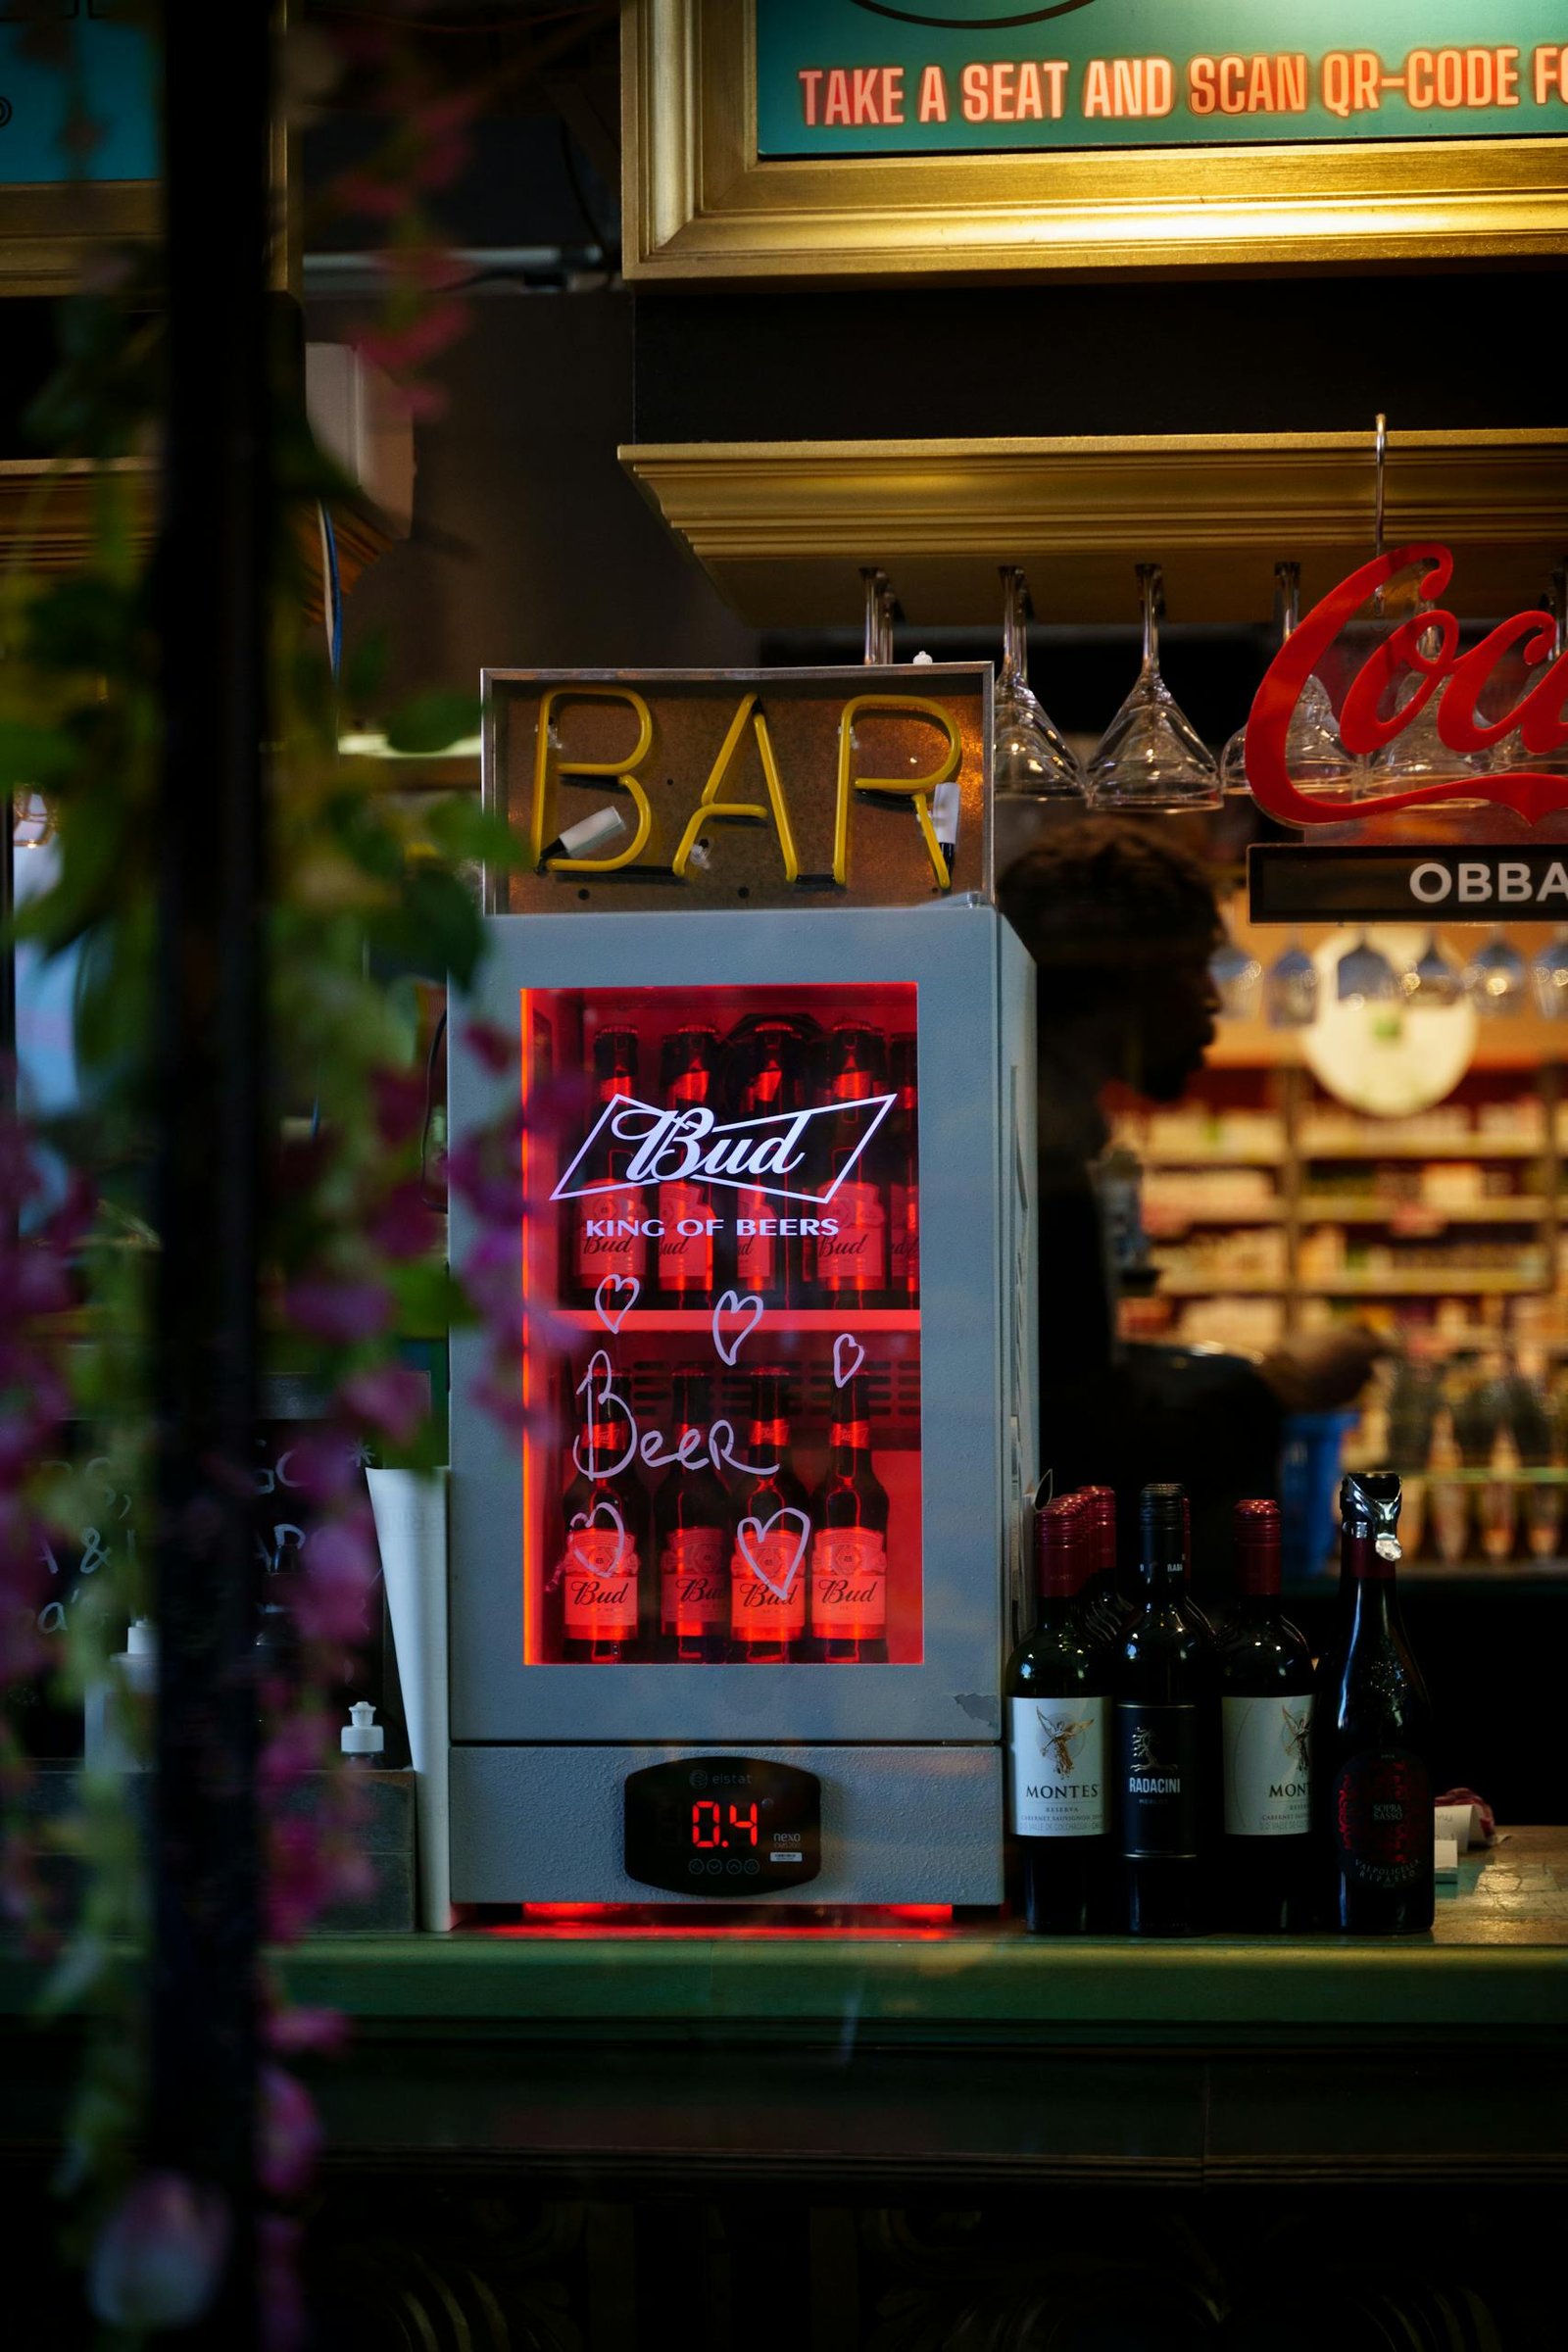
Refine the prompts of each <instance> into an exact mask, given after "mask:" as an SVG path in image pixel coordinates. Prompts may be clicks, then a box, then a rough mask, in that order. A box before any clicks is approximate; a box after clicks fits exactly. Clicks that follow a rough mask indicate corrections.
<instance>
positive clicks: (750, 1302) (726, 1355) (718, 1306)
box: [713, 1291, 766, 1369]
mask: <svg viewBox="0 0 1568 2352" xmlns="http://www.w3.org/2000/svg"><path fill="white" fill-rule="evenodd" d="M765 1311H766V1310H765V1308H764V1307H763V1305H762V1301H761V1300H760V1299H759V1298H758V1296H757V1293H756V1292H755V1291H748V1292H747V1294H746V1296H745V1298H744V1299H743V1298H741V1297H740V1296H739V1294H738V1293H737V1292H735V1291H725V1292H724V1294H723V1296H722V1297H721V1298H719V1299H715V1300H714V1303H713V1346H714V1347H715V1348H717V1349H718V1352H719V1354H720V1355H721V1356H722V1357H723V1359H724V1361H725V1363H726V1364H728V1365H729V1366H730V1367H731V1369H733V1368H734V1363H735V1358H736V1356H737V1355H739V1353H740V1351H741V1347H742V1344H743V1343H744V1342H745V1341H747V1340H749V1339H750V1338H751V1336H752V1334H753V1332H754V1331H755V1330H756V1329H757V1326H758V1325H759V1323H760V1321H761V1320H762V1316H763V1314H764V1313H765ZM726 1315H740V1316H742V1317H743V1318H744V1322H743V1326H742V1328H741V1329H740V1330H739V1331H732V1332H731V1333H730V1335H729V1339H728V1341H726V1340H725V1337H724V1331H723V1323H724V1317H725V1316H726Z"/></svg>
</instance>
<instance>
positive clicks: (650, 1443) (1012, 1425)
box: [450, 898, 1036, 1905]
mask: <svg viewBox="0 0 1568 2352" xmlns="http://www.w3.org/2000/svg"><path fill="white" fill-rule="evenodd" d="M488 928H489V931H490V935H491V937H490V954H489V956H488V958H487V960H486V963H485V966H484V970H483V977H482V984H481V995H480V1003H479V1005H478V1006H477V1010H478V1012H479V1014H480V1015H481V1016H482V1017H483V1018H484V1019H485V1020H486V1021H488V1022H489V1023H491V1024H493V1025H494V1026H495V1027H497V1028H499V1029H500V1030H501V1031H503V1032H504V1034H505V1035H507V1036H508V1037H509V1038H515V1040H516V1046H517V1052H516V1060H515V1063H512V1064H509V1066H507V1067H505V1068H503V1069H501V1070H500V1071H497V1070H496V1069H495V1068H494V1067H493V1066H488V1065H487V1063H486V1062H485V1061H483V1060H481V1059H480V1057H479V1056H478V1055H476V1054H475V1053H474V1052H473V1051H472V1049H471V1047H469V1046H468V1045H466V1043H465V1040H464V1036H463V1034H462V1026H461V1024H460V1026H459V1031H458V1034H457V1035H456V1036H455V1037H454V1040H453V1046H452V1055H451V1109H450V1124H451V1135H452V1140H453V1144H454V1147H461V1146H462V1144H463V1143H464V1142H465V1140H466V1138H469V1137H471V1136H472V1135H474V1134H475V1133H476V1132H477V1131H478V1130H480V1129H482V1128H484V1127H486V1126H488V1125H491V1124H493V1123H495V1122H497V1121H501V1122H505V1121H506V1120H508V1119H509V1118H513V1119H515V1117H516V1115H517V1114H518V1113H519V1110H520V1117H521V1122H522V1147H521V1154H520V1161H521V1165H520V1172H519V1184H518V1192H519V1198H518V1203H517V1216H516V1220H515V1232H514V1233H513V1234H512V1235H511V1236H510V1237H509V1246H510V1245H515V1252H516V1257H515V1273H516V1280H517V1283H518V1286H519V1291H520V1294H521V1296H522V1299H523V1301H524V1309H525V1312H524V1330H525V1338H524V1344H523V1348H522V1350H521V1357H520V1360H519V1362H518V1364H517V1366H516V1377H517V1382H518V1399H519V1402H520V1403H521V1405H522V1407H523V1431H522V1435H521V1436H520V1438H519V1436H518V1434H517V1432H516V1430H515V1429H508V1428H506V1427H504V1426H503V1425H502V1424H501V1422H500V1421H499V1420H498V1419H497V1418H495V1417H494V1416H493V1415H492V1414H491V1413H490V1412H488V1411H487V1410H485V1409H484V1408H483V1407H482V1406H481V1405H480V1404H479V1403H478V1402H476V1401H475V1400H474V1398H473V1391H474V1389H475V1386H476V1382H477V1381H478V1378H479V1376H480V1373H481V1370H482V1366H483V1358H484V1348H485V1342H484V1340H483V1338H482V1336H481V1335H477V1334H470V1333H461V1334H459V1335H457V1336H456V1338H455V1340H454V1344H453V1384H452V1490H451V1559H450V1624H451V1722H452V1740H453V1752H452V1759H451V1762H452V1782H451V1785H452V1834H453V1861H452V1886H453V1894H454V1898H455V1899H456V1900H458V1901H459V1902H469V1903H517V1902H521V1903H530V1902H531V1903H540V1904H555V1903H590V1904H617V1903H640V1902H649V1901H658V1902H685V1903H688V1904H701V1903H704V1902H711V1901H712V1900H713V1899H714V1898H715V1897H722V1898H723V1899H725V1900H727V1901H737V1900H741V1901H746V1902H752V1901H758V1902H765V1901H768V1900H772V1901H774V1902H776V1901H778V1900H779V1899H780V1898H781V1897H783V1898H785V1899H787V1898H788V1892H789V1890H790V1889H791V1888H796V1887H798V1888H799V1889H800V1892H799V1895H798V1897H797V1899H800V1900H807V1901H809V1902H812V1903H822V1904H826V1903H832V1904H867V1905H873V1904H898V1903H921V1904H929V1903H937V1904H946V1903H951V1904H987V1903H995V1902H999V1901H1000V1900H1001V1899H1002V1892H1003V1884H1002V1841H1003V1757H1002V1747H1001V1740H1002V1733H1003V1706H1002V1697H1001V1671H1002V1664H1003V1659H1004V1655H1005V1648H1006V1646H1007V1643H1008V1642H1009V1640H1010V1639H1011V1637H1012V1634H1013V1632H1014V1630H1015V1627H1014V1619H1015V1613H1016V1605H1017V1595H1018V1593H1019V1592H1020V1590H1021V1583H1022V1574H1023V1563H1022V1559H1021V1544H1022V1531H1023V1527H1024V1521H1025V1514H1026V1505H1027V1498H1028V1495H1029V1493H1030V1490H1031V1488H1032V1485H1033V1479H1034V1474H1035V1465H1034V1458H1033V1457H1034V1449H1035V1440H1034V1432H1035V1426H1036V1423H1035V1406H1034V1397H1033V1395H1032V1384H1033V1365H1034V1360H1035V1333H1034V1317H1035V1304H1034V1301H1035V1278H1034V1266H1033V1261H1032V1250H1033V1243H1032V1219H1031V1217H1030V1215H1029V1209H1030V1198H1031V1194H1032V1190H1033V1184H1034V1148H1033V1136H1034V1084H1035V1054H1034V1035H1033V986H1032V980H1033V975H1032V969H1031V967H1030V965H1029V963H1028V960H1027V958H1026V956H1024V954H1023V952H1022V950H1021V949H1020V948H1019V946H1018V944H1017V942H1016V941H1015V939H1014V938H1013V936H1012V934H1011V933H1010V931H1009V930H1008V929H1007V927H1006V925H1005V923H1004V922H1003V921H1002V920H1001V918H1000V917H999V916H998V914H997V913H996V911H995V909H994V908H993V907H990V906H989V905H987V904H985V903H984V902H982V901H980V900H979V899H977V898H963V899H959V900H955V901H948V902H940V903H935V904H932V905H929V906H926V907H906V908H897V909H890V908H867V909H858V908H851V907H840V908H828V909H811V910H808V911H802V912H795V911H789V910H783V909H770V908H766V909H757V910H752V911H740V910H736V911H727V910H718V909H713V910H710V909H706V908H681V909H680V910H678V911H672V912H669V913H658V912H654V913H642V912H627V913H601V912H599V911H597V910H595V911H594V912H592V913H586V914H585V913H562V914H529V915H500V916H494V917H492V918H490V921H489V925H488ZM452 1224H453V1231H452V1250H453V1256H454V1262H456V1263H460V1264H461V1262H462V1261H463V1259H464V1258H465V1256H466V1253H467V1251H468V1250H469V1249H470V1248H471V1247H472V1245H473V1244H474V1242H475V1240H476V1238H477V1230H476V1228H475V1226H474V1224H473V1222H472V1221H471V1219H470V1218H469V1217H468V1215H467V1213H466V1211H465V1209H464V1208H463V1206H462V1205H461V1203H460V1202H459V1201H456V1200H454V1203H453V1219H452ZM659 1764H669V1765H672V1766H680V1767H682V1769H680V1770H676V1771H673V1772H671V1773H666V1774H663V1775H660V1774H653V1775H650V1773H649V1768H650V1767H652V1766H655V1765H659ZM639 1775H642V1776H644V1777H643V1778H642V1779H640V1780H639V1779H638V1778H637V1776H639ZM785 1822H789V1823H799V1824H804V1825H805V1826H804V1828H802V1827H799V1826H798V1827H794V1828H789V1829H785V1828H780V1827H777V1826H775V1828H774V1829H773V1831H772V1833H771V1839H772V1841H771V1843H769V1838H768V1836H766V1835H764V1832H766V1830H767V1825H768V1824H769V1823H772V1824H774V1825H778V1824H782V1823H785ZM797 1850H799V1851H800V1853H801V1854H802V1855H804V1856H805V1857H806V1859H805V1860H797V1859H796V1854H797ZM650 1856H652V1859H650ZM803 1874H805V1875H803Z"/></svg>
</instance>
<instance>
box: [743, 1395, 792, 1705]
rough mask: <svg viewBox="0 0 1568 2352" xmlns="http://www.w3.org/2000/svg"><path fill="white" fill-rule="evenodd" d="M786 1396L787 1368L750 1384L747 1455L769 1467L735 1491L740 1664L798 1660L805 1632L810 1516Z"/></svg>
mask: <svg viewBox="0 0 1568 2352" xmlns="http://www.w3.org/2000/svg"><path fill="white" fill-rule="evenodd" d="M788 1410H789V1408H788V1398H787V1391H786V1385H785V1379H784V1375H783V1373H782V1372H779V1371H775V1370H770V1371H765V1372H759V1373H758V1374H757V1376H756V1378H755V1379H754V1380H753V1382H752V1418H751V1424H750V1427H749V1429H748V1432H747V1446H746V1458H747V1460H748V1461H750V1462H754V1463H757V1464H759V1465H763V1467H760V1468H759V1469H758V1470H757V1471H756V1472H755V1473H753V1474H752V1475H750V1476H749V1477H747V1478H746V1479H745V1480H744V1481H743V1483H742V1485H741V1486H740V1488H739V1490H738V1492H737V1494H736V1495H735V1548H734V1550H733V1552H732V1553H731V1555H730V1637H731V1644H732V1655H733V1656H734V1658H735V1659H736V1661H737V1662H738V1663H740V1664H742V1665H754V1666H777V1665H782V1664H784V1663H786V1662H787V1661H790V1660H793V1659H795V1658H798V1657H799V1656H800V1654H801V1645H802V1642H803V1639H804V1636H805V1633H806V1582H807V1574H808V1569H807V1552H808V1550H809V1545H810V1535H811V1520H810V1513H809V1508H808V1505H807V1495H806V1489H805V1487H804V1486H803V1485H802V1484H801V1481H800V1480H799V1479H798V1478H797V1477H796V1475H795V1472H794V1470H793V1468H792V1467H791V1464H790V1425H789V1418H788Z"/></svg>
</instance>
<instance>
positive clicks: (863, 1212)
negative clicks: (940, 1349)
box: [564, 1014, 920, 1309]
mask: <svg viewBox="0 0 1568 2352" xmlns="http://www.w3.org/2000/svg"><path fill="white" fill-rule="evenodd" d="M640 1063H641V1044H640V1040H639V1036H638V1032H637V1030H636V1028H635V1027H633V1026H632V1025H631V1024H630V1023H629V1022H617V1023H616V1024H615V1025H613V1027H607V1028H602V1029H600V1030H599V1031H598V1033H597V1034H596V1036H595V1038H594V1041H593V1069H592V1079H593V1090H594V1100H595V1103H596V1104H597V1105H599V1106H600V1107H602V1106H603V1105H605V1104H607V1103H612V1102H613V1101H615V1100H616V1099H617V1098H631V1097H636V1098H637V1099H638V1100H645V1099H646V1098H644V1097H643V1095H642V1092H641V1090H642V1085H643V1080H642V1077H641V1074H640ZM658 1093H659V1101H660V1104H661V1105H662V1107H663V1108H665V1109H670V1110H674V1109H688V1108H692V1107H702V1108H706V1109H709V1110H711V1111H712V1112H713V1114H714V1116H715V1118H716V1119H718V1120H721V1121H723V1122H726V1123H728V1122H733V1121H737V1120H746V1119H755V1120H771V1119H773V1118H775V1117H776V1116H778V1115H779V1114H781V1113H788V1112H791V1111H798V1110H803V1109H805V1108H807V1107H808V1105H810V1104H814V1105H815V1106H816V1107H818V1108H820V1109H822V1110H830V1109H832V1108H833V1107H834V1106H835V1105H842V1106H843V1109H844V1114H845V1115H844V1116H843V1118H842V1119H841V1120H840V1121H838V1122H836V1123H832V1124H830V1125H829V1132H828V1135H827V1136H826V1138H825V1139H824V1145H823V1148H822V1149H821V1150H820V1151H818V1152H813V1154H812V1161H811V1174H812V1177H813V1179H814V1181H813V1182H812V1183H810V1184H809V1185H808V1186H805V1187H803V1188H802V1190H803V1191H805V1192H807V1193H809V1194H821V1193H824V1192H827V1191H828V1189H829V1187H830V1186H832V1180H833V1178H834V1177H836V1176H838V1174H839V1172H840V1171H841V1169H843V1168H844V1167H845V1166H846V1165H849V1166H850V1173H849V1175H848V1176H846V1177H844V1179H843V1181H842V1182H840V1183H838V1184H837V1185H836V1186H833V1188H832V1198H831V1200H830V1201H825V1202H817V1201H812V1200H810V1199H806V1200H801V1199H797V1198H789V1197H786V1196H782V1195H775V1194H774V1193H772V1192H769V1191H767V1190H766V1189H764V1188H762V1187H757V1188H738V1187H734V1186H713V1185H711V1184H708V1183H705V1182H703V1181H701V1180H700V1179H699V1180H689V1179H686V1178H676V1179H673V1180H669V1181H666V1182H663V1183H660V1184H657V1185H652V1186H649V1187H647V1188H643V1187H635V1186H632V1185H630V1184H628V1185H627V1186H626V1189H625V1190H624V1191H622V1190H620V1189H618V1188H617V1186H616V1183H615V1179H617V1178H620V1177H623V1176H624V1175H625V1174H626V1172H627V1168H628V1164H629V1162H630V1160H631V1158H632V1156H633V1147H632V1146H630V1145H629V1144H624V1143H620V1142H617V1141H616V1139H615V1138H614V1136H613V1135H612V1134H611V1133H609V1132H608V1131H603V1132H602V1135H601V1139H600V1141H599V1144H598V1146H597V1148H596V1151H595V1153H594V1155H593V1158H592V1161H591V1163H590V1164H589V1165H588V1166H586V1167H585V1169H584V1170H583V1179H584V1184H585V1185H586V1184H588V1183H592V1184H594V1185H595V1186H596V1187H597V1188H599V1189H595V1190H593V1191H588V1190H585V1189H579V1190H578V1191H577V1193H576V1194H575V1195H574V1197H573V1199H572V1201H571V1219H570V1223H569V1225H568V1228H567V1232H566V1236H565V1256H566V1263H565V1267H564V1279H565V1285H566V1290H567V1293H568V1295H569V1296H570V1297H571V1298H572V1299H575V1300H576V1301H577V1302H578V1303H580V1304H582V1305H585V1306H586V1305H591V1304H592V1303H593V1300H594V1298H595V1296H596V1294H597V1292H598V1291H599V1288H600V1286H601V1284H602V1283H603V1282H604V1281H605V1279H606V1278H607V1276H614V1277H616V1278H617V1279H618V1280H619V1281H620V1282H621V1283H622V1284H625V1283H627V1282H629V1281H633V1280H634V1281H635V1282H636V1283H637V1284H638V1285H639V1287H640V1289H641V1292H642V1294H643V1296H644V1297H645V1298H646V1299H648V1300H649V1302H650V1303H657V1304H659V1305H662V1306H666V1307H667V1306H689V1307H692V1308H699V1309H700V1308H704V1307H708V1306H711V1304H712V1302H713V1300H714V1299H716V1298H717V1297H718V1296H719V1295H720V1293H721V1292H723V1291H724V1290H726V1289H731V1288H733V1289H735V1290H737V1291H740V1292H743V1293H746V1292H750V1293H753V1294H755V1296H756V1297H758V1298H760V1299H762V1300H764V1302H765V1303H767V1304H768V1305H774V1306H823V1307H834V1306H846V1307H848V1306H914V1305H917V1304H918V1302H919V1296H920V1250H919V1235H920V1195H919V1179H918V1152H917V1139H916V1119H917V1103H916V1087H915V1041H914V1038H913V1036H912V1035H903V1036H896V1037H894V1038H892V1039H891V1041H890V1040H889V1038H888V1036H887V1035H886V1033H885V1032H884V1031H882V1030H880V1029H875V1028H871V1027H869V1026H868V1025H867V1024H866V1023H864V1022H863V1021H850V1020H846V1021H840V1022H838V1023H837V1024H836V1025H835V1026H834V1027H833V1028H832V1029H831V1030H830V1031H828V1032H827V1033H826V1035H825V1036H824V1034H823V1033H822V1032H821V1031H820V1030H819V1029H818V1028H817V1026H816V1024H815V1023H814V1022H813V1021H810V1020H809V1019H806V1018H795V1017H792V1016H789V1015H785V1014H779V1015H777V1016H774V1015H763V1016H752V1017H750V1018H748V1019H747V1020H744V1021H742V1022H740V1023H739V1024H738V1026H737V1027H736V1028H735V1029H733V1030H732V1031H731V1032H730V1034H729V1036H728V1037H727V1038H725V1039H723V1040H721V1039H720V1037H719V1033H718V1031H717V1030H716V1029H715V1028H713V1027H712V1026H711V1025H710V1024H707V1023H704V1022H700V1021H692V1022H686V1023H683V1024H681V1025H680V1026H678V1027H677V1028H675V1029H672V1030H671V1031H670V1032H669V1033H668V1034H667V1035H666V1036H665V1038H664V1040H663V1043H662V1048H661V1051H660V1057H659V1087H658ZM888 1094H892V1095H893V1096H894V1098H895V1100H894V1103H893V1106H892V1108H891V1109H890V1110H888V1111H887V1113H886V1114H885V1116H884V1117H883V1118H882V1119H881V1120H880V1121H879V1122H878V1124H877V1127H876V1131H875V1133H874V1135H873V1136H872V1138H871V1141H870V1143H869V1144H868V1145H867V1144H866V1143H865V1132H866V1127H867V1125H868V1123H869V1118H870V1114H869V1113H866V1112H857V1111H856V1110H855V1109H854V1108H853V1106H854V1105H855V1104H857V1103H867V1102H869V1101H871V1100H872V1098H874V1097H877V1096H886V1095H888ZM852 1163H853V1164H852Z"/></svg>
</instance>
